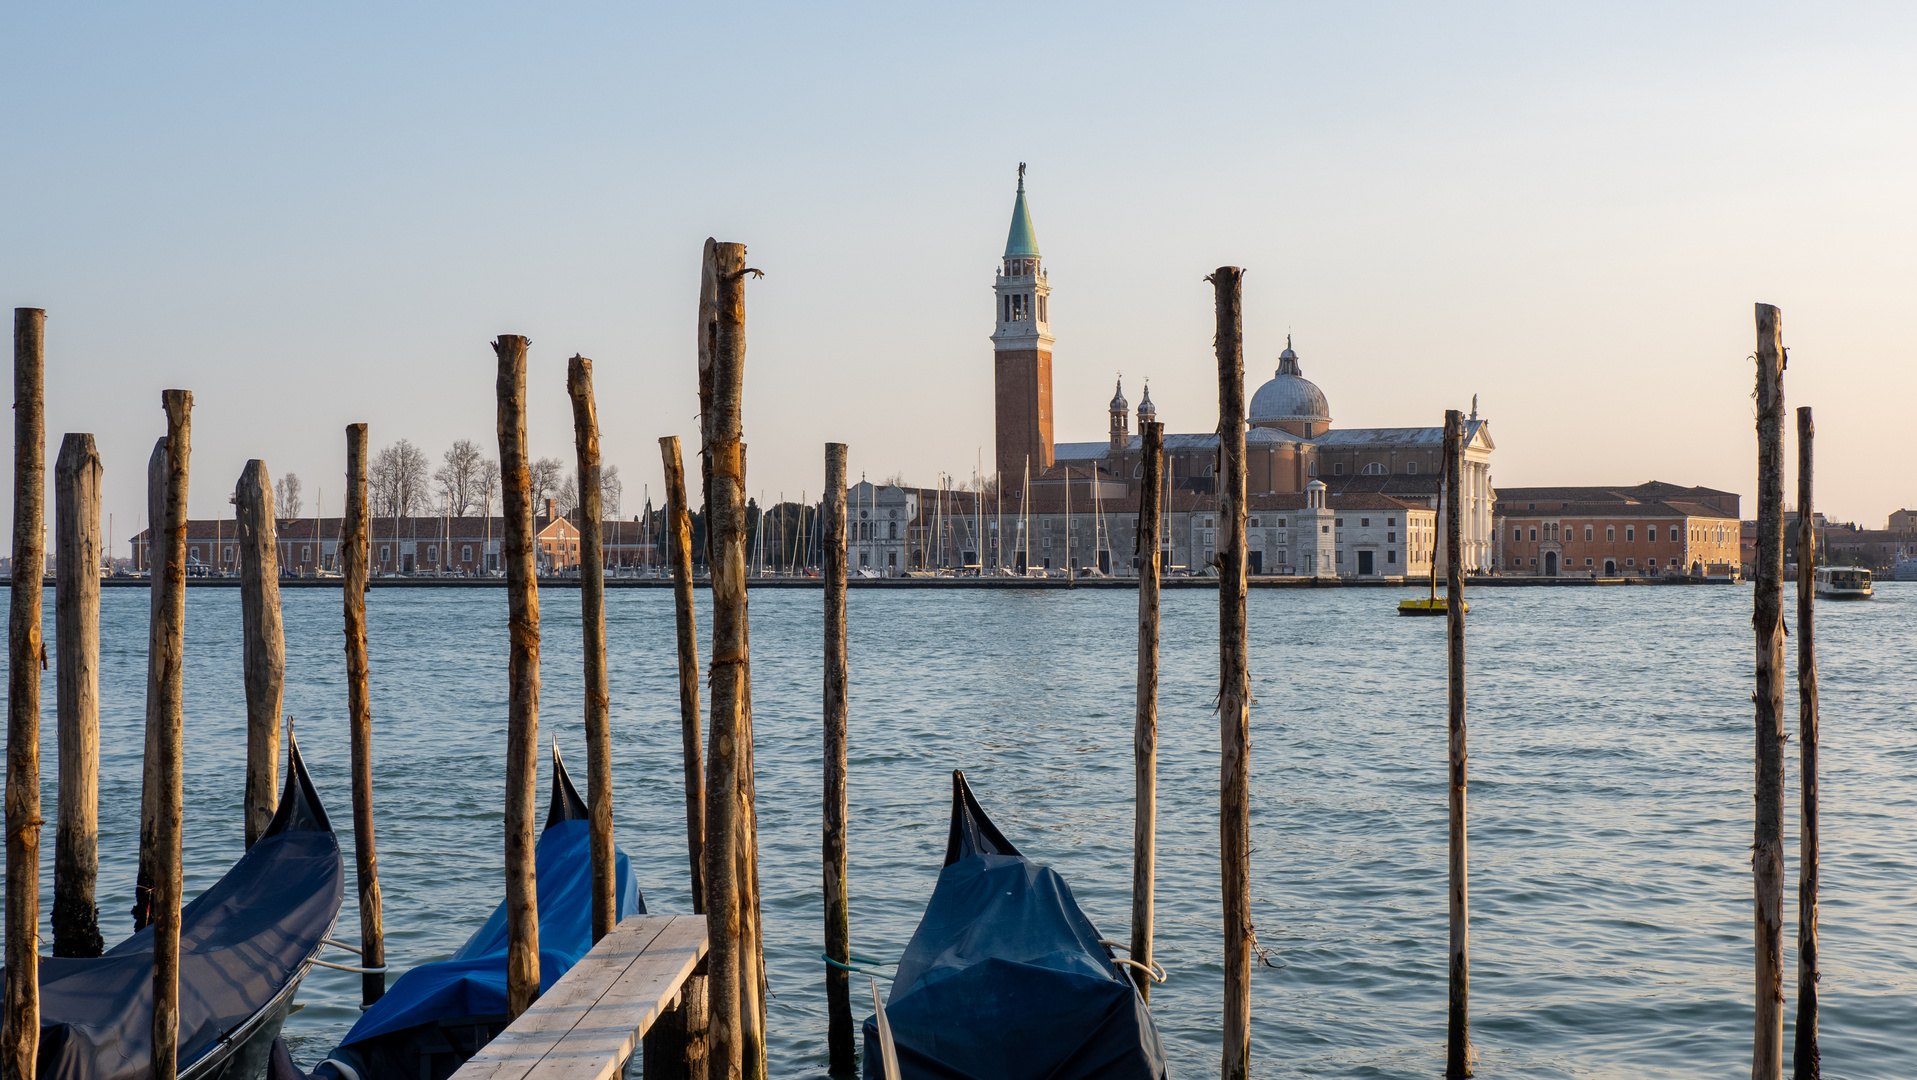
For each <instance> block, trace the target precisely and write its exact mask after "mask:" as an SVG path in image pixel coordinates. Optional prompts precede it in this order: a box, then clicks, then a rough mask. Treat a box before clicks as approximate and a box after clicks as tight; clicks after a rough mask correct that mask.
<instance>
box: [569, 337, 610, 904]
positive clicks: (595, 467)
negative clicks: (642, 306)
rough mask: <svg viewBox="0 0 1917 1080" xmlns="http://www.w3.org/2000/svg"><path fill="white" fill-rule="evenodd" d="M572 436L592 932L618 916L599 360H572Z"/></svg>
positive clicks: (576, 357) (570, 373) (580, 357)
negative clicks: (595, 369)
mask: <svg viewBox="0 0 1917 1080" xmlns="http://www.w3.org/2000/svg"><path fill="white" fill-rule="evenodd" d="M566 393H567V394H569V395H570V396H571V397H572V429H573V442H574V445H575V448H576V449H577V451H578V454H579V617H580V620H581V622H582V623H583V624H584V626H583V630H584V644H585V653H586V662H585V669H586V670H585V675H586V804H587V813H588V814H590V815H591V819H592V820H591V822H590V825H591V829H592V939H593V940H594V941H598V940H599V939H600V938H602V937H605V936H606V935H607V934H609V933H611V932H612V926H613V923H615V922H617V921H618V914H619V897H618V893H617V889H618V881H617V879H616V878H615V877H614V875H613V866H612V864H613V854H612V711H611V709H612V706H611V695H612V691H611V689H610V688H609V684H608V682H607V679H606V581H605V575H604V570H603V567H604V565H605V559H604V558H603V557H602V555H601V553H600V544H601V542H602V538H601V535H600V527H599V519H600V517H601V516H602V514H601V508H600V499H601V492H600V489H599V413H598V411H597V409H596V408H595V407H594V405H593V399H592V361H591V360H588V359H586V358H585V357H583V356H577V355H575V356H574V357H573V358H572V359H571V360H570V361H568V362H567V364H566Z"/></svg>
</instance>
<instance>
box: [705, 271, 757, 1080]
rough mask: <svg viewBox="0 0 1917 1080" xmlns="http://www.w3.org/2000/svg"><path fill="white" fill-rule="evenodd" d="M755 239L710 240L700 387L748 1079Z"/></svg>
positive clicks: (722, 978)
mask: <svg viewBox="0 0 1917 1080" xmlns="http://www.w3.org/2000/svg"><path fill="white" fill-rule="evenodd" d="M746 273H748V270H747V268H746V266H745V245H743V244H721V243H717V242H716V241H713V240H707V241H706V247H705V257H704V266H703V273H702V277H701V284H700V290H699V299H700V305H699V307H700V330H701V333H700V337H699V365H700V384H701V386H702V387H705V388H707V394H706V401H705V403H704V408H703V409H702V410H701V411H702V416H701V421H702V424H703V428H704V430H703V433H702V434H703V439H704V447H703V449H704V457H705V462H706V491H707V501H706V513H707V518H706V537H707V547H708V551H709V557H708V568H709V573H710V577H711V582H712V624H713V625H712V675H711V687H712V706H711V714H712V741H711V752H710V755H709V759H708V760H709V764H708V774H707V777H706V917H707V919H708V922H709V923H710V935H711V955H710V958H709V965H708V966H709V968H710V970H711V978H710V982H709V985H708V990H709V993H710V998H711V1054H712V1068H713V1069H714V1070H715V1072H717V1073H719V1074H721V1075H725V1074H728V1073H730V1072H731V1071H734V1070H736V1071H737V1073H738V1075H741V1076H744V1077H746V1078H747V1080H753V1078H754V1077H756V1076H759V1075H762V1074H763V1071H764V1066H765V1061H764V1045H765V1043H764V1029H763V1028H762V1027H761V1026H760V1025H759V1023H758V1021H757V1016H756V1014H757V1011H758V999H759V995H758V965H757V963H756V958H755V956H754V955H753V953H754V950H755V943H754V942H753V941H751V940H750V939H749V928H748V927H747V926H746V922H747V919H748V918H749V916H748V915H747V913H746V912H745V911H744V905H746V904H748V903H750V896H749V893H750V889H751V884H750V878H751V867H752V866H753V865H754V864H755V863H756V861H757V858H756V852H754V851H753V850H752V844H751V835H750V832H749V831H748V825H749V821H750V816H751V812H750V808H749V807H748V806H747V805H746V803H747V801H748V800H749V799H750V798H751V783H750V777H749V772H748V770H749V769H750V767H751V749H750V746H749V740H750V739H751V728H750V727H749V726H748V725H749V723H750V721H749V720H748V715H749V714H748V712H747V710H748V709H749V708H750V700H751V698H750V690H749V679H750V675H749V670H750V669H749V667H748V662H749V661H748V655H747V636H746V618H747V616H746V589H745V447H744V443H743V440H742V437H741V436H742V422H741V409H740V405H741V397H742V391H743V387H744V375H745V282H744V277H745V275H746Z"/></svg>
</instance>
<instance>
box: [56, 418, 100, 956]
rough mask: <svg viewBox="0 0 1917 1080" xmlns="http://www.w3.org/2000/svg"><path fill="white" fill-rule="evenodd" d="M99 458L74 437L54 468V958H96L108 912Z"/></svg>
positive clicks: (86, 440) (87, 438)
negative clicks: (101, 880)
mask: <svg viewBox="0 0 1917 1080" xmlns="http://www.w3.org/2000/svg"><path fill="white" fill-rule="evenodd" d="M101 473H102V469H101V467H100V452H99V451H98V450H96V449H94V445H93V436H91V435H68V436H67V437H66V438H65V439H63V440H61V443H60V457H59V460H58V461H57V462H56V463H55V464H54V467H53V520H54V525H53V543H54V550H55V558H54V566H53V572H54V580H55V592H54V595H55V600H54V607H55V609H56V610H55V614H54V623H55V625H54V633H55V635H56V637H57V639H58V647H57V648H56V650H55V652H56V653H57V654H58V656H59V661H60V670H59V674H58V675H57V676H56V680H57V687H58V695H59V705H58V708H59V715H60V827H59V833H58V835H57V836H56V837H55V839H54V848H53V955H55V956H75V957H87V956H98V955H100V953H101V951H102V950H103V949H104V948H105V947H106V943H105V941H103V940H102V939H101V937H100V912H99V909H98V908H97V907H96V906H94V901H93V889H94V885H95V884H96V881H97V878H98V875H99V868H100V817H99V806H100V476H101Z"/></svg>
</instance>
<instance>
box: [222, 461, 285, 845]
mask: <svg viewBox="0 0 1917 1080" xmlns="http://www.w3.org/2000/svg"><path fill="white" fill-rule="evenodd" d="M233 507H234V509H233V517H234V524H235V525H236V526H237V528H236V530H235V531H236V532H237V533H238V534H239V541H240V622H241V626H242V633H243V635H244V636H243V638H242V646H241V656H242V666H243V667H244V669H245V672H246V846H247V847H252V846H253V842H254V841H256V840H258V839H259V838H260V836H261V835H262V834H264V833H265V832H266V827H267V826H268V825H271V824H272V823H273V811H275V810H277V809H279V797H280V784H279V779H280V705H281V703H282V702H283V701H284V695H285V687H286V636H285V633H284V632H283V630H282V627H281V624H280V545H279V522H278V521H276V520H275V519H274V516H273V478H272V476H271V475H270V474H268V472H267V470H266V462H264V461H260V460H257V459H255V460H253V461H249V462H247V463H246V468H245V469H243V470H242V471H241V472H240V482H239V484H238V486H237V487H236V488H235V490H234V492H233Z"/></svg>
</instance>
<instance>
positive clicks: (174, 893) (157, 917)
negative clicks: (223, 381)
mask: <svg viewBox="0 0 1917 1080" xmlns="http://www.w3.org/2000/svg"><path fill="white" fill-rule="evenodd" d="M161 400H162V401H163V402H164V403H165V405H166V514H165V516H164V518H163V521H164V524H163V526H162V529H163V531H164V534H165V552H166V559H165V562H163V563H162V564H161V565H160V567H159V570H160V572H161V573H162V574H163V575H165V577H166V582H167V591H166V608H165V609H164V610H163V611H161V612H160V632H159V634H158V635H157V637H158V640H159V650H158V653H159V686H160V714H159V716H160V730H159V733H158V736H157V737H156V738H155V740H154V743H155V746H156V747H157V748H158V750H159V753H158V754H157V755H156V756H157V757H158V759H159V765H158V768H157V769H155V771H154V772H155V777H156V779H157V780H158V784H157V785H156V786H157V787H158V798H157V799H156V800H155V813H154V830H153V832H154V847H155V850H156V854H157V861H156V865H155V866H154V874H153V1029H152V1038H153V1041H152V1043H151V1046H152V1048H153V1060H152V1064H153V1073H152V1075H153V1080H174V1077H175V1076H177V1075H178V1072H179V1048H180V893H181V874H180V819H181V810H182V804H183V802H184V797H185V785H184V777H183V773H182V759H183V755H184V747H183V731H182V717H183V715H184V711H185V689H184V678H183V676H184V674H185V659H186V655H185V654H186V522H187V515H186V493H187V464H188V462H189V460H190V458H191V455H192V450H193V441H192V440H193V394H192V393H191V392H190V391H186V390H168V391H165V392H164V393H163V394H162V395H161Z"/></svg>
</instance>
